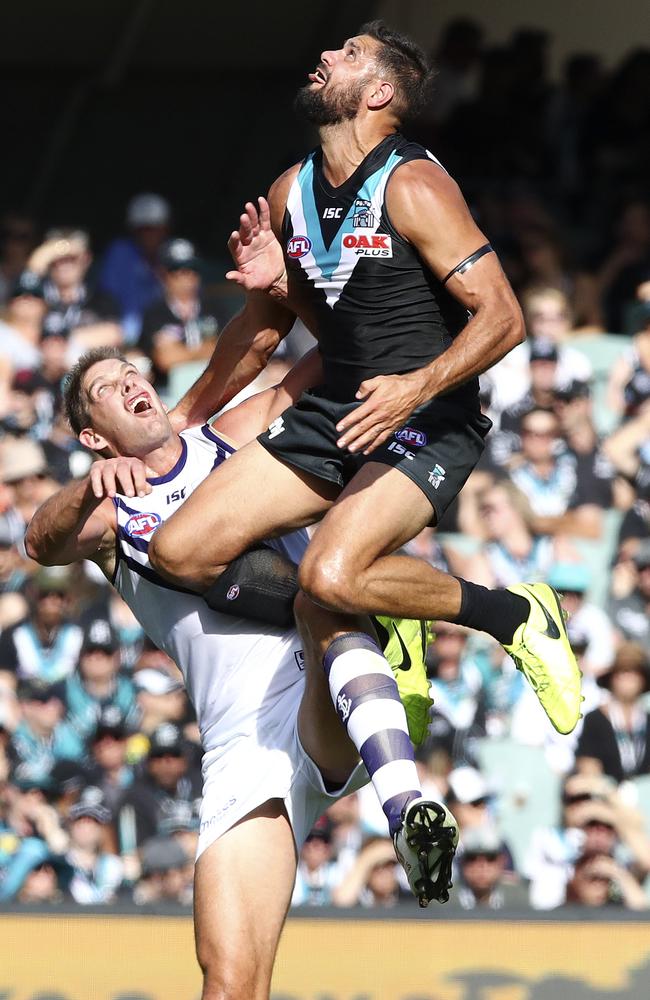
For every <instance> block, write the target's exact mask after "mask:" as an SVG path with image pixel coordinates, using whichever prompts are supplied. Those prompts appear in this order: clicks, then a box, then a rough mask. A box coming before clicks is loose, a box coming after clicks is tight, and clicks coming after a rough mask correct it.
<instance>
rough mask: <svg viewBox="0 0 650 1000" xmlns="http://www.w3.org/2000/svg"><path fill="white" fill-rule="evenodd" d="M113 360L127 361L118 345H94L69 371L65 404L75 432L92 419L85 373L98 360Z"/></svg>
mask: <svg viewBox="0 0 650 1000" xmlns="http://www.w3.org/2000/svg"><path fill="white" fill-rule="evenodd" d="M112 360H116V361H124V362H126V360H127V359H126V358H125V357H124V355H123V354H122V352H121V351H120V350H119V348H117V347H93V349H92V350H91V351H86V353H85V354H82V355H81V357H80V358H79V360H78V361H77V363H76V364H75V365H73V366H72V368H71V369H70V371H69V372H68V375H67V376H66V380H65V383H64V385H63V406H64V407H65V415H66V417H67V418H68V423H69V424H70V426H71V427H72V430H73V431H74V432H75V434H80V433H81V431H82V430H83V429H84V427H87V426H88V423H89V421H90V414H89V412H88V405H87V397H86V394H85V392H84V388H83V378H84V375H85V374H86V372H87V371H88V369H89V368H92V366H93V365H96V364H97V362H98V361H112Z"/></svg>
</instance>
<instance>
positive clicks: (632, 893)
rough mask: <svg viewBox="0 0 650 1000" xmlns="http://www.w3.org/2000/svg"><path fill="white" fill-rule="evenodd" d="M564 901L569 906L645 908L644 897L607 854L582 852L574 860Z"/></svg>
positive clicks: (639, 887) (630, 876) (646, 900)
mask: <svg viewBox="0 0 650 1000" xmlns="http://www.w3.org/2000/svg"><path fill="white" fill-rule="evenodd" d="M565 902H566V903H567V904H568V905H570V906H589V907H592V908H596V907H603V906H612V905H618V906H624V907H626V909H628V910H646V909H647V908H648V898H647V896H646V894H645V892H644V891H643V889H642V888H641V886H640V885H639V883H638V882H637V881H636V879H635V878H634V876H633V875H631V874H630V873H629V872H628V871H626V869H625V868H622V867H621V865H619V864H617V862H616V861H615V860H614V858H611V857H609V856H608V855H607V854H582V855H581V856H580V857H579V858H578V859H577V861H576V863H575V868H574V872H573V876H572V877H571V879H570V881H569V883H568V885H567V889H566V900H565Z"/></svg>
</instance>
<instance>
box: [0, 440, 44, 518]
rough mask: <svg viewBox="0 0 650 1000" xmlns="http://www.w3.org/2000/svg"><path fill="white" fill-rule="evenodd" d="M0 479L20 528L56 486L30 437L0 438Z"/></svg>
mask: <svg viewBox="0 0 650 1000" xmlns="http://www.w3.org/2000/svg"><path fill="white" fill-rule="evenodd" d="M0 482H2V483H3V484H4V485H5V487H6V488H7V493H8V498H9V503H10V505H11V507H12V509H13V511H14V512H15V514H16V516H17V517H18V518H20V520H21V522H22V525H23V530H24V527H25V525H27V524H29V522H30V520H31V519H32V517H33V516H34V514H35V513H36V510H37V509H38V507H40V505H41V504H42V503H44V501H45V500H47V498H48V497H49V496H50V495H51V494H52V493H53V492H54V490H55V489H56V483H55V482H54V480H52V479H51V478H50V476H49V474H48V469H47V465H46V462H45V455H44V452H43V449H42V448H41V446H40V445H38V444H36V442H35V441H32V440H31V438H16V437H5V438H4V439H3V440H2V441H0Z"/></svg>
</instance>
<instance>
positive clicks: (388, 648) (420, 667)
mask: <svg viewBox="0 0 650 1000" xmlns="http://www.w3.org/2000/svg"><path fill="white" fill-rule="evenodd" d="M373 622H374V625H375V628H376V629H377V635H378V637H379V641H380V643H381V646H382V649H383V652H384V656H385V657H386V659H387V660H388V662H389V664H390V666H391V669H392V671H393V675H394V677H395V681H396V683H397V689H398V691H399V696H400V699H401V701H402V705H403V706H404V711H405V712H406V718H407V721H408V727H409V736H410V737H411V742H412V743H413V746H416V747H417V746H419V745H420V744H421V743H422V742H423V741H424V738H425V737H426V735H427V732H428V728H429V710H430V709H431V706H432V705H433V699H432V698H431V696H430V695H429V679H428V677H427V668H426V663H425V660H424V658H425V656H426V652H427V646H428V645H429V642H430V633H429V624H430V623H429V622H421V621H416V620H415V619H414V618H385V617H383V616H381V617H377V618H373Z"/></svg>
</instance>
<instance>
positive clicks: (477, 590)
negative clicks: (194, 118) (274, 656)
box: [151, 22, 580, 905]
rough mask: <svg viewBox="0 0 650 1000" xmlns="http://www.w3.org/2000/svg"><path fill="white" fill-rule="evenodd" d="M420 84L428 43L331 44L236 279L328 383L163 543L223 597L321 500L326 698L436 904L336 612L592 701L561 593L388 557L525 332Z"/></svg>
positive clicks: (241, 238)
mask: <svg viewBox="0 0 650 1000" xmlns="http://www.w3.org/2000/svg"><path fill="white" fill-rule="evenodd" d="M426 77H427V67H426V63H425V60H424V58H423V56H422V53H421V52H420V50H419V49H418V48H417V47H416V46H415V45H414V44H413V43H412V42H411V41H410V40H408V39H406V38H404V36H401V35H398V34H396V33H394V32H392V31H390V30H388V29H387V28H386V27H385V26H384V25H382V24H381V23H378V22H374V23H373V24H371V25H367V26H365V27H364V28H363V29H362V30H361V32H360V34H359V35H358V36H356V37H354V38H351V39H350V40H348V41H347V42H346V43H345V44H344V45H343V47H342V48H340V49H337V50H328V51H325V52H323V53H322V55H321V60H320V62H319V64H318V67H317V68H316V70H315V71H314V72H313V73H311V74H310V77H309V78H310V81H311V82H310V83H309V85H308V86H306V87H305V88H303V89H302V90H301V91H300V93H299V95H298V102H297V103H298V108H299V110H300V111H302V112H303V113H304V114H305V115H306V116H307V118H308V119H309V120H310V121H312V122H313V123H314V124H316V125H317V126H318V128H319V138H320V146H319V147H318V148H317V149H316V150H315V151H314V152H312V153H311V154H309V155H308V156H307V157H306V158H305V159H304V160H303V161H302V163H300V164H297V165H296V166H294V167H292V168H291V169H290V170H288V171H287V172H286V173H285V174H283V175H282V176H281V177H280V178H279V180H278V181H276V183H275V184H274V185H273V186H272V188H271V191H270V194H269V206H270V225H269V220H268V218H267V216H266V209H267V206H266V203H265V202H264V201H263V200H260V211H261V218H259V217H258V213H257V211H256V209H255V208H254V207H253V206H252V205H250V204H249V205H247V210H246V216H244V217H242V224H241V230H240V233H239V234H237V233H235V234H233V236H232V237H231V249H232V250H233V252H234V255H235V259H236V263H237V265H238V271H237V272H236V273H233V274H231V277H234V278H235V279H236V280H238V281H239V283H240V284H241V285H243V286H244V287H245V288H246V289H248V290H251V289H256V290H264V291H266V292H268V293H269V296H270V297H275V298H276V299H278V298H279V299H281V300H282V301H284V302H285V303H286V305H287V307H288V308H289V309H290V310H292V311H293V312H294V313H295V314H297V315H299V316H300V318H301V319H302V320H303V321H304V322H305V323H306V325H307V327H308V328H309V329H310V330H311V331H312V333H313V334H314V335H315V336H316V337H317V339H318V342H319V348H320V353H321V355H322V360H323V368H324V378H323V384H322V385H321V386H320V387H318V388H317V389H315V390H313V391H309V392H307V393H305V394H304V395H303V397H302V398H301V399H300V400H299V402H298V403H297V404H296V405H294V406H292V407H291V408H290V409H289V410H287V411H286V412H285V413H284V414H283V415H282V416H281V417H280V418H279V419H276V420H274V421H273V422H272V423H271V424H270V425H269V428H268V430H267V431H266V432H265V433H264V434H262V435H261V436H260V437H259V438H258V440H257V441H256V442H253V443H252V444H250V445H249V446H248V447H246V448H245V449H243V450H242V451H241V452H239V453H238V454H237V455H236V456H235V458H234V459H233V460H232V461H231V462H228V464H227V465H226V466H225V467H224V468H222V469H220V470H219V471H218V472H217V473H215V474H214V475H213V476H211V477H209V478H208V479H207V480H206V481H205V483H203V485H202V486H201V487H200V488H199V489H198V490H197V491H196V492H195V493H194V494H193V496H192V497H191V498H190V500H189V501H188V502H187V503H186V504H185V505H184V506H183V508H182V509H181V510H180V511H179V512H178V513H177V514H176V515H175V516H174V517H173V518H171V520H170V521H168V522H167V524H166V525H165V526H164V527H163V528H162V529H161V530H160V531H158V532H157V533H156V536H155V538H154V541H153V549H152V552H151V558H152V561H153V563H154V565H156V567H157V568H158V570H159V571H160V572H161V573H162V574H164V575H165V576H166V577H167V578H168V579H170V580H176V581H177V582H180V583H181V584H185V585H190V586H195V587H203V588H204V589H205V592H206V595H209V591H210V587H211V584H212V581H213V580H214V579H215V577H216V576H217V575H218V574H219V572H220V570H221V567H222V566H223V565H224V564H226V563H228V562H230V561H231V560H232V559H233V558H235V557H237V556H238V555H239V554H240V553H241V552H242V551H243V550H244V549H246V548H247V546H249V545H250V544H251V543H252V542H254V541H255V540H257V539H260V538H265V537H269V536H271V535H273V534H276V533H280V532H283V531H286V530H288V529H289V528H295V527H298V526H301V525H304V524H306V523H308V522H313V521H315V520H317V519H318V518H320V517H322V516H323V514H324V513H325V512H327V513H326V516H325V517H324V520H323V521H322V523H321V524H320V526H319V528H318V530H317V531H316V533H315V536H314V538H313V540H312V542H311V543H310V545H309V548H308V550H307V554H306V556H305V558H304V559H303V561H302V564H301V570H300V582H301V586H302V588H303V590H304V591H305V592H306V594H307V595H309V597H311V598H312V599H313V600H314V601H315V602H317V603H318V604H320V605H321V606H322V607H324V608H328V609H330V610H332V611H333V612H335V613H336V615H337V617H335V618H333V620H332V627H331V629H330V632H329V635H328V636H327V638H326V640H325V641H324V642H322V643H321V644H320V647H319V648H320V653H321V656H322V658H323V663H324V666H325V669H326V672H327V674H328V678H329V685H330V692H331V695H332V698H333V700H334V702H335V704H338V705H339V706H340V715H341V719H342V721H343V722H344V723H345V724H346V727H347V730H348V734H349V735H350V737H351V739H352V740H353V741H354V742H355V743H356V745H357V747H358V749H359V752H360V754H361V757H362V759H363V760H364V763H365V764H366V768H367V770H368V772H369V774H370V776H371V778H372V779H373V783H374V784H375V788H376V790H377V792H378V794H379V797H380V799H381V802H382V805H383V807H384V811H385V814H386V816H387V819H388V822H389V826H390V829H391V832H392V834H393V837H394V841H395V846H396V850H397V853H398V856H399V857H400V860H402V862H403V863H404V866H405V868H406V870H407V874H408V876H409V882H410V884H411V887H412V889H413V890H414V892H415V893H416V895H417V896H418V897H419V899H420V902H421V904H422V905H426V903H427V901H428V900H429V899H431V898H434V897H436V898H441V899H444V898H445V896H446V883H445V879H444V871H443V869H446V868H447V862H448V861H449V859H450V856H451V854H452V853H453V850H454V846H455V842H456V840H457V830H456V825H455V822H454V820H453V817H451V815H450V814H449V813H448V812H447V811H446V810H444V808H443V807H441V806H439V805H438V804H436V803H431V802H424V801H423V800H422V797H421V790H420V784H419V781H418V778H417V773H416V768H415V763H414V760H413V752H412V748H411V746H410V744H409V741H408V739H406V736H405V732H406V725H405V720H404V717H403V714H402V713H401V710H400V705H399V702H398V700H397V692H396V690H395V687H394V682H393V679H392V676H391V672H390V670H389V668H388V665H387V664H386V662H385V660H384V659H383V657H382V655H381V651H380V650H379V648H378V646H377V644H376V641H375V640H374V639H373V638H372V637H370V636H369V635H367V634H365V632H364V631H363V629H362V628H360V627H359V624H358V620H357V621H355V620H354V619H350V620H349V621H348V623H347V624H345V619H344V618H343V617H342V615H343V614H344V613H345V612H348V613H351V614H355V615H363V614H372V613H376V612H377V611H382V612H387V613H389V614H393V615H399V616H407V617H412V618H431V619H444V620H448V621H453V622H459V623H461V624H463V625H466V626H470V627H472V628H475V629H479V630H483V631H486V632H488V633H489V634H491V635H492V636H494V637H495V638H496V639H497V640H498V641H499V642H501V643H502V645H503V646H504V648H505V649H506V651H507V652H508V653H510V654H511V655H512V657H513V659H514V660H515V662H516V663H517V665H518V666H519V667H520V669H522V670H523V671H524V673H525V674H526V676H527V677H528V679H529V680H530V682H531V683H532V685H533V687H534V688H535V691H536V692H537V694H538V697H539V699H540V702H541V703H542V705H543V707H544V708H545V710H546V712H547V714H548V715H549V717H550V719H551V721H552V722H553V724H554V725H555V726H556V728H557V729H558V730H559V731H560V732H564V733H566V732H570V731H571V730H572V729H573V728H574V727H575V725H576V723H577V721H578V718H579V712H580V677H579V671H578V668H577V666H576V663H575V658H574V656H573V654H572V652H571V648H570V646H569V643H568V639H567V636H566V629H565V626H564V621H563V615H562V610H561V607H560V604H559V600H558V597H557V595H556V594H555V592H554V591H552V590H551V588H549V587H548V586H546V585H544V584H527V585H524V584H521V585H517V586H514V587H510V588H508V589H507V590H495V591H490V590H487V589H485V588H483V587H479V586H476V585H474V584H471V583H468V582H466V581H464V580H459V579H456V578H454V577H452V576H449V575H447V574H444V573H442V572H440V571H438V570H436V569H435V568H433V567H432V566H430V565H428V564H427V563H425V562H423V561H420V560H417V559H413V558H408V557H405V556H398V555H394V554H392V553H394V552H395V551H396V550H397V549H398V548H399V547H400V546H401V545H403V544H404V543H405V542H406V541H407V540H409V539H410V538H412V537H413V536H414V535H416V534H417V533H418V532H420V531H421V530H422V529H423V528H424V527H425V526H427V525H429V524H432V523H436V521H438V520H439V519H440V517H441V515H442V514H443V513H444V511H445V509H446V508H447V506H448V505H449V503H450V502H451V501H452V500H453V498H454V497H455V496H456V495H457V494H458V492H459V491H460V489H461V488H462V486H463V484H464V483H465V481H466V479H467V477H468V476H469V474H470V472H471V471H472V469H473V468H474V466H475V464H476V462H477V461H478V458H479V456H480V455H481V452H482V449H483V439H484V437H485V435H486V433H487V431H488V429H489V427H490V422H489V420H487V418H485V417H484V416H482V414H481V411H480V408H479V399H478V380H477V376H478V375H479V374H480V373H481V372H483V371H485V370H486V369H487V368H489V367H490V366H491V365H493V364H494V363H495V362H497V361H498V360H499V359H500V358H502V357H503V356H504V355H505V354H507V352H508V351H509V350H511V348H513V347H514V346H515V345H516V344H518V343H519V342H520V341H521V340H522V339H523V337H524V328H523V321H522V317H521V312H520V310H519V307H518V305H517V302H516V300H515V298H514V295H513V293H512V290H511V288H510V286H509V284H508V282H507V280H506V278H505V276H504V274H503V272H502V270H501V267H500V265H499V262H498V260H497V258H496V255H495V254H494V252H493V251H492V248H491V246H490V245H489V243H488V242H487V240H486V238H485V236H484V235H483V233H481V231H480V230H479V229H478V228H477V226H476V224H475V222H474V220H473V219H472V216H471V215H470V213H469V211H468V209H467V206H466V204H465V202H464V200H463V198H462V195H461V194H460V191H459V189H458V187H457V185H456V184H455V182H454V181H453V180H452V179H451V177H449V175H448V174H447V173H446V171H445V170H444V169H443V167H442V166H441V165H440V164H439V163H438V162H437V161H436V160H435V158H434V157H432V156H431V154H429V153H428V152H427V151H426V150H425V149H424V148H422V147H421V146H418V145H416V144H413V143H410V142H408V141H407V140H406V139H404V138H403V137H402V136H401V135H400V133H399V131H398V129H399V126H400V122H401V121H402V119H403V118H404V117H405V115H407V114H409V113H410V112H412V111H413V110H415V109H416V107H417V105H418V103H419V102H420V99H421V97H422V93H423V88H424V84H425V82H426ZM271 226H272V229H271ZM274 234H275V238H274ZM276 238H277V239H276ZM280 244H281V246H280ZM468 314H469V319H468ZM336 498H338V499H336ZM334 500H336V502H334V503H333V501H334ZM233 510H237V512H238V517H237V519H236V522H235V521H234V520H233V518H232V511H233ZM199 519H200V520H201V521H202V522H203V523H204V524H205V525H206V529H207V530H206V536H205V538H204V537H203V536H199V535H197V533H196V530H195V525H196V523H197V521H198V520H199Z"/></svg>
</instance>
